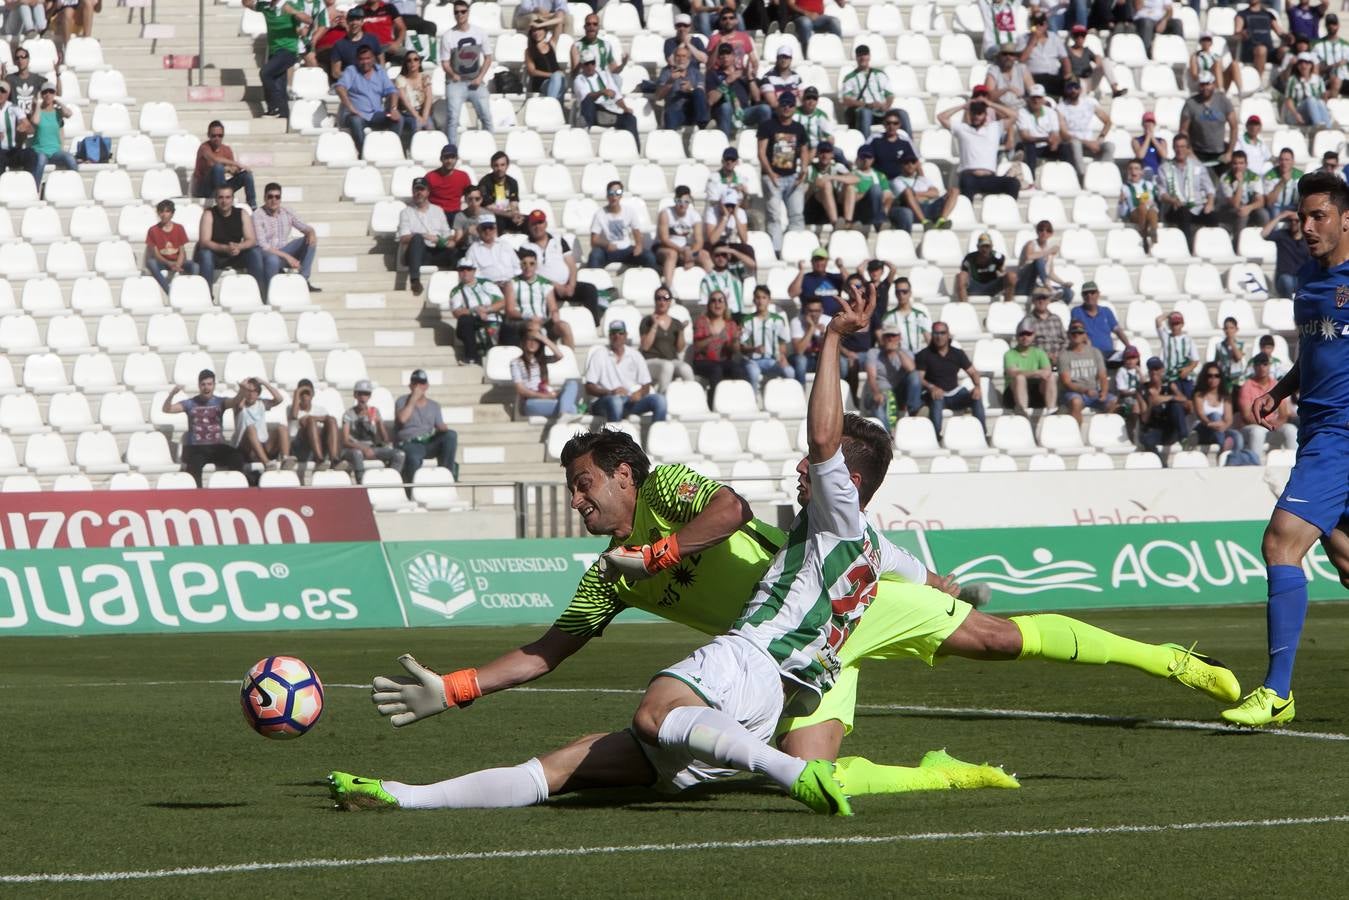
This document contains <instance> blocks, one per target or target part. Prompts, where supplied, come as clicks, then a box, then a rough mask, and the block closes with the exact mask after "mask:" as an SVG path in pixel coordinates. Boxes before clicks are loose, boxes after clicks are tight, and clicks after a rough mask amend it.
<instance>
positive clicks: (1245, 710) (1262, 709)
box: [1223, 685, 1293, 728]
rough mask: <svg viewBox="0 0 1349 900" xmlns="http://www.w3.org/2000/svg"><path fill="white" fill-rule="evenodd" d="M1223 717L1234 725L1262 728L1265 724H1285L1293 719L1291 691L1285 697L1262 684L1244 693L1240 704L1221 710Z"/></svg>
mask: <svg viewBox="0 0 1349 900" xmlns="http://www.w3.org/2000/svg"><path fill="white" fill-rule="evenodd" d="M1223 718H1224V719H1226V720H1227V721H1229V722H1231V723H1233V724H1234V725H1245V726H1247V727H1249V728H1263V727H1264V726H1266V725H1287V724H1288V723H1289V722H1291V721H1293V692H1292V691H1289V692H1288V697H1287V699H1284V698H1282V697H1280V696H1279V695H1278V694H1276V693H1274V691H1273V689H1271V688H1267V687H1265V686H1264V685H1261V686H1260V687H1258V688H1256V689H1255V690H1253V691H1251V692H1250V693H1249V694H1247V695H1246V699H1245V700H1242V701H1241V705H1240V706H1237V707H1234V708H1232V709H1225V710H1223Z"/></svg>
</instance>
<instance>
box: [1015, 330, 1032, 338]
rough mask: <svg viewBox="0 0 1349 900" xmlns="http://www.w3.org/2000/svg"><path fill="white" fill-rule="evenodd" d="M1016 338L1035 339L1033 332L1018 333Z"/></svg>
mask: <svg viewBox="0 0 1349 900" xmlns="http://www.w3.org/2000/svg"><path fill="white" fill-rule="evenodd" d="M1016 336H1017V337H1035V332H1033V331H1018V332H1017V333H1016Z"/></svg>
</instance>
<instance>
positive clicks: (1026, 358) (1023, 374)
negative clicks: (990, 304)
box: [1002, 325, 1059, 418]
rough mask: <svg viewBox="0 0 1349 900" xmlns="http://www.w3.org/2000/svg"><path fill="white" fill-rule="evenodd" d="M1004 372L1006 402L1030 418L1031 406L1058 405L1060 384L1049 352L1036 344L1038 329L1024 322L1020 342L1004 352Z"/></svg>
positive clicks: (1045, 406) (1047, 406)
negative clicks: (1036, 331)
mask: <svg viewBox="0 0 1349 900" xmlns="http://www.w3.org/2000/svg"><path fill="white" fill-rule="evenodd" d="M1002 376H1003V382H1004V383H1005V384H1006V387H1004V388H1003V392H1002V405H1003V406H1004V407H1011V408H1013V409H1015V410H1016V411H1017V413H1019V414H1020V415H1023V416H1026V417H1028V418H1029V416H1030V411H1031V409H1058V408H1059V386H1058V382H1057V380H1055V378H1054V364H1053V363H1051V362H1050V361H1049V355H1048V354H1047V353H1045V352H1044V350H1042V349H1040V348H1039V347H1037V346H1035V329H1034V328H1031V327H1030V326H1028V325H1022V326H1021V327H1019V328H1018V329H1017V332H1016V344H1015V345H1014V346H1013V347H1011V348H1010V349H1009V350H1008V351H1007V352H1006V353H1004V354H1003V355H1002Z"/></svg>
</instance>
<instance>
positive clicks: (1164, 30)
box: [1133, 0, 1184, 59]
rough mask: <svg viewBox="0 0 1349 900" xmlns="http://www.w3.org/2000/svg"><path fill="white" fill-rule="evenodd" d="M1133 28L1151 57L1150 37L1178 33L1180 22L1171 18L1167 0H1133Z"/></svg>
mask: <svg viewBox="0 0 1349 900" xmlns="http://www.w3.org/2000/svg"><path fill="white" fill-rule="evenodd" d="M1133 7H1134V9H1133V23H1134V30H1135V31H1136V32H1137V33H1138V37H1139V39H1141V40H1142V41H1143V51H1144V52H1145V53H1147V55H1148V58H1149V59H1150V58H1151V57H1152V39H1153V37H1154V36H1156V35H1158V34H1180V35H1183V34H1184V32H1182V31H1181V27H1180V23H1179V22H1177V21H1175V20H1174V19H1173V18H1172V12H1173V9H1172V6H1171V3H1170V2H1169V0H1133Z"/></svg>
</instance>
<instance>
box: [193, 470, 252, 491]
mask: <svg viewBox="0 0 1349 900" xmlns="http://www.w3.org/2000/svg"><path fill="white" fill-rule="evenodd" d="M203 481H204V487H207V488H246V487H248V477H247V476H245V475H244V473H243V472H236V471H234V470H233V469H216V470H215V471H214V472H212V473H211V474H209V475H206V476H205V477H204V479H203Z"/></svg>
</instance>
